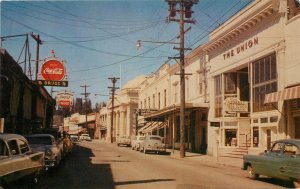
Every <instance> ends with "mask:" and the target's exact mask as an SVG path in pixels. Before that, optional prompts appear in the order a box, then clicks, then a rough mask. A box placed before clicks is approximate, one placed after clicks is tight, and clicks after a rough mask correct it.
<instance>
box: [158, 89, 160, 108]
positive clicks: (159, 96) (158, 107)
mask: <svg viewBox="0 0 300 189" xmlns="http://www.w3.org/2000/svg"><path fill="white" fill-rule="evenodd" d="M158 109H160V93H158Z"/></svg>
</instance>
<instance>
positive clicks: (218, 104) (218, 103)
mask: <svg viewBox="0 0 300 189" xmlns="http://www.w3.org/2000/svg"><path fill="white" fill-rule="evenodd" d="M215 116H216V117H221V116H222V76H221V75H218V76H216V77H215Z"/></svg>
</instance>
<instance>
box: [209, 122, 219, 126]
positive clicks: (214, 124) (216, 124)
mask: <svg viewBox="0 0 300 189" xmlns="http://www.w3.org/2000/svg"><path fill="white" fill-rule="evenodd" d="M210 126H211V127H220V126H221V123H220V122H210Z"/></svg>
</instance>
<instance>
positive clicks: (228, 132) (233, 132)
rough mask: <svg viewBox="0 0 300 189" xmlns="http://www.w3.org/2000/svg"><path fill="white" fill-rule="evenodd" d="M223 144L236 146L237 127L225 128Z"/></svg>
mask: <svg viewBox="0 0 300 189" xmlns="http://www.w3.org/2000/svg"><path fill="white" fill-rule="evenodd" d="M224 134H225V141H224V142H225V146H237V129H225V130H224Z"/></svg>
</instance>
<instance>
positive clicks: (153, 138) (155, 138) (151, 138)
mask: <svg viewBox="0 0 300 189" xmlns="http://www.w3.org/2000/svg"><path fill="white" fill-rule="evenodd" d="M150 140H161V139H160V138H159V137H150Z"/></svg>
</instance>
